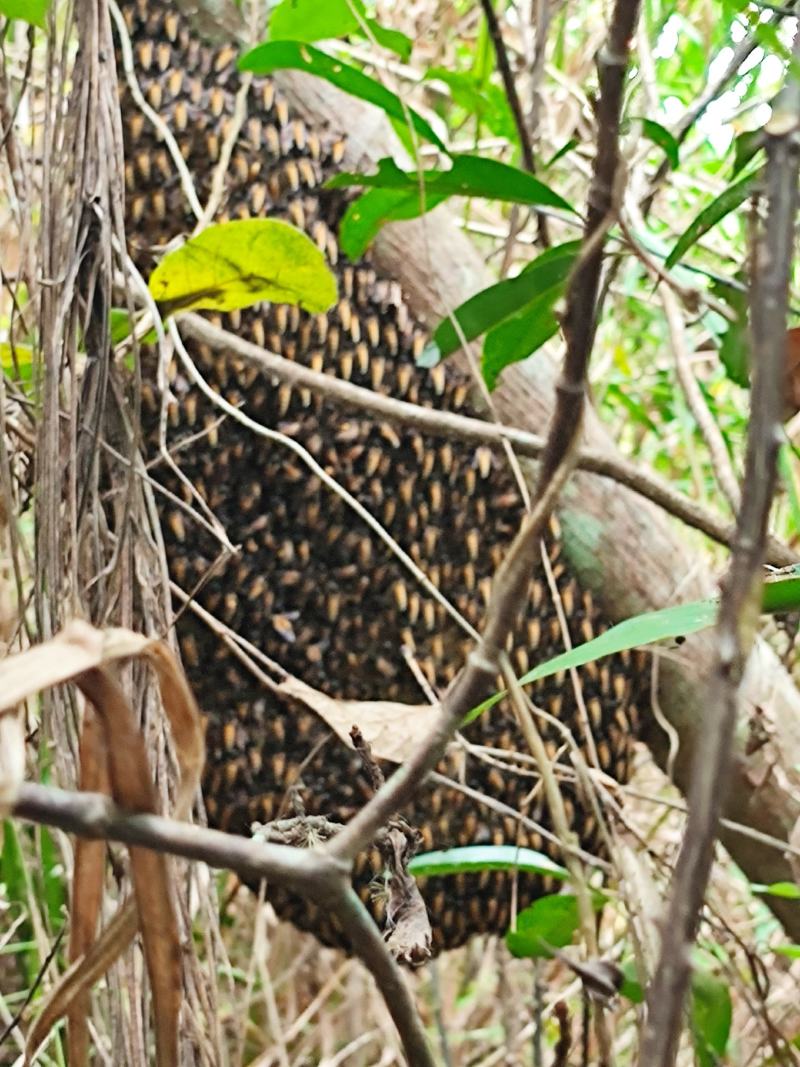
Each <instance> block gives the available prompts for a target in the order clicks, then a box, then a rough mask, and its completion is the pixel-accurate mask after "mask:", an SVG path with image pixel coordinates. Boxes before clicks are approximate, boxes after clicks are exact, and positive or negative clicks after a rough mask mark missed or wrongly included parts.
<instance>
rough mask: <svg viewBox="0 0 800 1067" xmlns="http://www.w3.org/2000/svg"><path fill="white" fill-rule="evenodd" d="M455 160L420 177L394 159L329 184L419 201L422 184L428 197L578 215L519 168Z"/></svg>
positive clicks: (472, 159)
mask: <svg viewBox="0 0 800 1067" xmlns="http://www.w3.org/2000/svg"><path fill="white" fill-rule="evenodd" d="M452 160H453V165H452V167H451V168H450V169H449V170H436V169H433V170H426V171H423V172H422V173H421V174H420V173H419V172H417V171H404V170H402V169H401V168H400V167H398V165H397V164H396V163H395V162H394V160H393V159H381V160H380V161H379V163H378V171H377V173H376V174H348V173H343V174H337V175H336V176H335V177H333V178H331V179H330V180H329V181H327V182H326V187H327V188H329V189H342V188H346V187H348V186H351V185H361V186H364V187H366V188H374V189H397V190H399V191H416V193H417V198H418V199H419V191H420V183H421V181H424V183H425V191H426V194H427V193H428V192H430V193H433V194H435V195H437V196H439V195H441V196H470V197H482V198H485V199H489V200H502V201H504V202H506V203H513V204H534V205H537V206H539V207H553V208H558V209H559V210H561V211H568V212H569V213H570V214H575V209H574V208H573V206H572V205H571V204H570V203H569V202H568V201H566V200H565V199H564V197H563V196H560V195H559V194H558V193H556V192H554V190H552V189H551V188H550V186H548V185H545V183H544V182H540V181H539V179H538V178H534V177H533V175H532V174H529V173H528V172H527V171H524V170H520V168H519V167H512V166H509V164H508V163H500V162H499V161H498V160H496V159H485V158H484V157H483V156H473V155H469V154H466V153H464V154H461V155H455V156H453V157H452Z"/></svg>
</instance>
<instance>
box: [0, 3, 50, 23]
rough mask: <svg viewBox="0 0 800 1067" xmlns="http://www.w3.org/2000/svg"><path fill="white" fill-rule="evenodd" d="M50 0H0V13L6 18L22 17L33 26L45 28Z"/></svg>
mask: <svg viewBox="0 0 800 1067" xmlns="http://www.w3.org/2000/svg"><path fill="white" fill-rule="evenodd" d="M49 8H50V0H0V15H4V16H5V17H6V18H7V19H22V21H23V22H30V23H31V24H32V25H33V26H39V27H40V28H41V29H44V28H45V18H46V16H47V12H48V10H49Z"/></svg>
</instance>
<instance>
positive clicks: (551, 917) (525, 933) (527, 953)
mask: <svg viewBox="0 0 800 1067" xmlns="http://www.w3.org/2000/svg"><path fill="white" fill-rule="evenodd" d="M579 922H580V917H579V915H578V898H577V897H576V896H574V895H573V894H571V893H558V894H554V895H551V896H546V897H540V898H539V899H538V900H535V901H534V902H533V904H531V905H530V906H529V907H527V908H525V910H524V911H521V912H520V913H519V915H518V916H517V928H516V930H509V931H508V933H507V934H506V944H507V945H508V948H509V950H510V951H511V954H512V955H514V956H517V957H521V958H534V959H537V958H538V959H550V958H551V956H552V955H553V954H552V952H551V951H550V948H564V946H565V945H569V944H571V943H572V939H573V937H574V936H575V931H576V930H577V929H578V924H579Z"/></svg>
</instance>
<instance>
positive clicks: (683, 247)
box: [664, 172, 761, 270]
mask: <svg viewBox="0 0 800 1067" xmlns="http://www.w3.org/2000/svg"><path fill="white" fill-rule="evenodd" d="M760 180H761V174H760V172H756V173H755V174H748V175H747V177H745V178H742V179H741V180H740V181H738V182H734V184H733V185H729V186H728V188H727V189H725V190H724V191H723V192H721V193H720V194H719V196H718V197H716V198H715V199H714V200H712V201H711V203H710V204H708V205H707V206H706V207H704V208H703V210H702V211H701V212H700V214H699V215H698V216H697V217H696V218H695V219H694V220H693V222H691V223H690V224H689V226H688V227H687V228H686V229H685V230H684V232H683V233H682V234H681V236H680V237H679V238H678V241H677V243H676V245H675V247H674V248H673V249H672V251H671V252H670V254H669V255H668V256H667V258H666V260H665V262H664V266H665V267H666V268H667V270H669V268H670V267H674V266H675V264H676V263H677V262H678V260H679V259H680V258H681V256H683V254H684V252H687V251H688V250H689V249H690V248H691V247H692V245H693V244H696V243H697V242H698V241H699V240H700V238H701V237H702V236H703V235H704V234H706V233H708V231H709V230H710V229H711V228H712V227H713V226H716V224H717V223H718V222H719V221H720V220H721V219H724V218H725V216H726V215H729V214H730V213H731V211H735V210H736V208H737V207H738V206H739V205H740V204H742V203H744V201H745V200H746V199H747V198H748V197H749V196H750V194H751V193H752V192H753V190H754V189H755V188H756V186H757V184H758V182H759V181H760Z"/></svg>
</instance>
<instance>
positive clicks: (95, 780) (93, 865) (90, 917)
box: [67, 704, 110, 1067]
mask: <svg viewBox="0 0 800 1067" xmlns="http://www.w3.org/2000/svg"><path fill="white" fill-rule="evenodd" d="M78 758H79V760H80V778H79V780H78V788H79V789H80V790H81V791H82V792H86V793H105V794H106V795H108V794H109V792H110V784H109V780H108V753H107V751H106V744H105V736H104V730H103V726H102V724H101V722H100V720H99V719H98V717H97V715H96V714H95V712H94V711H93V710H92V708H91V706H90V705H88V704H87V705H86V709H85V711H84V715H83V726H82V729H81V741H80V749H79V753H78ZM105 851H106V843H105V841H92V840H90V839H89V838H85V837H79V838H78V839H77V840H76V842H75V864H74V874H73V877H72V898H71V900H70V912H69V920H70V921H69V926H70V933H69V953H68V959H69V961H70V963H74V962H75V961H76V960H79V959H80V958H81V956H83V955H85V954H86V953H87V952H88V951H89V949H90V948H91V947H92V945H93V944H94V941H95V937H96V935H97V920H98V917H99V915H100V904H101V902H102V899H103V870H104V867H105ZM89 1008H90V1000H89V991H88V989H87V990H86V991H85V992H84V993H83V994H82V995H81V996H80V997H79V998H77V999H76V1000H75V1001H74V1003H73V1004H72V1006H71V1007H70V1009H69V1011H68V1012H67V1042H68V1052H69V1062H70V1064H74V1065H76V1067H83V1065H84V1064H87V1063H88V1062H89V1027H88V1021H87V1020H88V1017H89Z"/></svg>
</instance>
